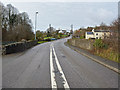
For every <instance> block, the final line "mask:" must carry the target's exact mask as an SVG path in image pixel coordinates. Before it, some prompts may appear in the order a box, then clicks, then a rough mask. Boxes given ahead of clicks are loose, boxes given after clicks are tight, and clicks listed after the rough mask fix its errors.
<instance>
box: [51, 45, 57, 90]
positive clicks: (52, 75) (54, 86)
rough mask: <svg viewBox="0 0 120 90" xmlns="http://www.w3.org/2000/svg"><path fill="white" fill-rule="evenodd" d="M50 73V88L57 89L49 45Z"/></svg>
mask: <svg viewBox="0 0 120 90" xmlns="http://www.w3.org/2000/svg"><path fill="white" fill-rule="evenodd" d="M50 74H51V87H52V89H57V84H56V81H55V73H54V67H53V60H52V46H51V45H50Z"/></svg>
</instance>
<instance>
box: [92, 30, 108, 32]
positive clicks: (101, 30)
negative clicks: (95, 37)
mask: <svg viewBox="0 0 120 90" xmlns="http://www.w3.org/2000/svg"><path fill="white" fill-rule="evenodd" d="M94 32H109V31H108V30H94Z"/></svg>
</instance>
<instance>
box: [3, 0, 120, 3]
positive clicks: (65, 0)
mask: <svg viewBox="0 0 120 90" xmlns="http://www.w3.org/2000/svg"><path fill="white" fill-rule="evenodd" d="M1 2H3V3H10V2H119V0H1Z"/></svg>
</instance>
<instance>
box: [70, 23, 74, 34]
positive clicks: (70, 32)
mask: <svg viewBox="0 0 120 90" xmlns="http://www.w3.org/2000/svg"><path fill="white" fill-rule="evenodd" d="M70 33H71V34H73V24H72V25H71V31H70Z"/></svg>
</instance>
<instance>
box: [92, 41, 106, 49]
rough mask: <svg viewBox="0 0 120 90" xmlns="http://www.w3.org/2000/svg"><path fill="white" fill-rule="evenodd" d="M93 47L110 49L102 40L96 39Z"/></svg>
mask: <svg viewBox="0 0 120 90" xmlns="http://www.w3.org/2000/svg"><path fill="white" fill-rule="evenodd" d="M93 46H94V47H95V48H104V49H107V48H108V45H107V44H105V43H103V41H102V39H96V40H95V42H94V44H93Z"/></svg>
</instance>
